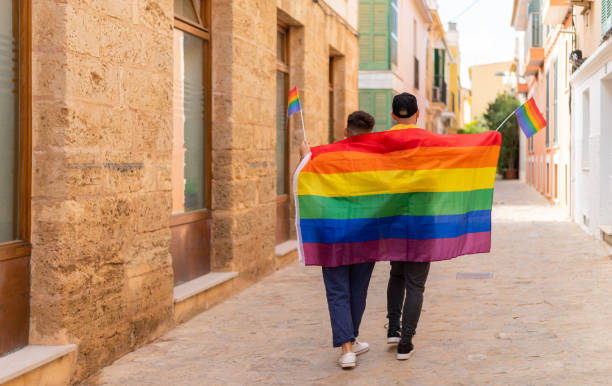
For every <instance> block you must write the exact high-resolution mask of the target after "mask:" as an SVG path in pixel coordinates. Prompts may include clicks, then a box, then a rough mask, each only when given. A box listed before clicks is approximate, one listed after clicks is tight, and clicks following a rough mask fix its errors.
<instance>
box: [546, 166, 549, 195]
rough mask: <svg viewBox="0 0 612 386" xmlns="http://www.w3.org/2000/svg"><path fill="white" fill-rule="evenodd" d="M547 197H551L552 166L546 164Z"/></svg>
mask: <svg viewBox="0 0 612 386" xmlns="http://www.w3.org/2000/svg"><path fill="white" fill-rule="evenodd" d="M546 195H547V196H550V164H549V163H548V162H547V163H546Z"/></svg>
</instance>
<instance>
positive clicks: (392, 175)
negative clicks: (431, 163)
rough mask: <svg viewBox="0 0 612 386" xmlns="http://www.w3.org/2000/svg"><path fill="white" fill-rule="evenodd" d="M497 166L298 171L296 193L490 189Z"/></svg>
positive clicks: (357, 193)
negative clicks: (327, 171)
mask: <svg viewBox="0 0 612 386" xmlns="http://www.w3.org/2000/svg"><path fill="white" fill-rule="evenodd" d="M496 170H497V168H495V167H489V168H470V169H434V170H385V171H370V172H355V173H335V174H318V173H311V172H301V173H300V175H299V177H298V194H299V195H303V194H311V195H317V196H327V197H342V196H365V195H370V194H390V193H410V192H462V191H469V190H476V189H491V188H493V184H494V183H495V172H496Z"/></svg>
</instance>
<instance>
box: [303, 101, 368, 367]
mask: <svg viewBox="0 0 612 386" xmlns="http://www.w3.org/2000/svg"><path fill="white" fill-rule="evenodd" d="M374 123H375V121H374V117H373V116H371V115H370V114H368V113H366V112H365V111H355V112H353V113H351V114H350V115H349V116H348V121H347V124H346V128H345V129H344V136H345V137H352V136H355V135H362V134H367V133H370V132H372V129H373V128H374ZM308 152H309V148H308V144H307V143H306V142H304V143H302V145H301V146H300V155H301V157H302V158H304V157H305V156H306V155H307V154H308ZM373 269H374V262H371V263H361V264H350V265H343V266H339V267H322V270H323V282H324V283H325V292H326V295H327V305H328V308H329V317H330V320H331V327H332V336H333V346H334V347H341V348H342V355H341V356H340V359H339V364H340V367H342V368H344V369H350V368H353V367H355V366H356V365H357V355H359V354H362V353H365V352H366V351H368V350H369V348H370V347H369V345H368V344H367V343H365V342H358V341H357V336H358V335H359V325H360V324H361V317H362V316H363V312H364V310H365V306H366V296H367V294H368V286H369V284H370V277H371V276H372V270H373Z"/></svg>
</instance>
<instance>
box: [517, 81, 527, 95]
mask: <svg viewBox="0 0 612 386" xmlns="http://www.w3.org/2000/svg"><path fill="white" fill-rule="evenodd" d="M516 92H517V93H519V94H527V93H528V92H529V85H528V84H527V83H519V84H518V86H517V88H516Z"/></svg>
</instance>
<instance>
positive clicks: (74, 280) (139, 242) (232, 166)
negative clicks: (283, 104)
mask: <svg viewBox="0 0 612 386" xmlns="http://www.w3.org/2000/svg"><path fill="white" fill-rule="evenodd" d="M173 6H174V1H173V0H32V12H33V15H32V26H33V31H32V47H33V48H32V49H33V52H32V62H33V74H32V105H33V117H32V131H33V155H32V157H33V160H32V162H33V171H32V175H33V177H32V185H33V187H32V220H31V221H32V244H33V249H32V258H31V266H32V271H31V296H32V297H31V304H30V305H31V309H30V343H31V344H52V345H58V344H72V343H74V344H77V345H78V354H77V357H76V371H75V374H73V381H78V380H80V379H83V378H84V377H86V376H88V375H91V374H92V373H94V372H95V371H97V370H98V369H100V368H101V367H103V366H105V365H107V364H109V363H111V362H112V361H114V360H115V359H117V358H118V357H120V356H122V355H124V354H125V353H127V352H129V351H131V350H133V349H135V348H136V347H138V346H140V345H142V344H144V343H145V342H147V341H150V340H152V339H155V338H156V337H158V336H160V335H161V334H162V333H163V332H164V331H166V330H167V329H168V328H170V327H172V323H173V322H172V320H173V312H174V310H173V271H172V257H171V255H170V253H169V245H170V230H169V220H170V216H171V204H172V196H171V189H172V186H171V166H172V124H173V122H172V95H173V94H172V93H173V87H172V69H173V30H172V29H173V14H174V10H173ZM211 14H212V19H211V20H212V21H211V23H212V25H211V48H212V63H211V67H212V84H211V85H210V87H212V112H211V113H212V128H211V130H212V180H211V188H212V208H211V209H212V239H211V242H212V256H211V266H212V270H213V271H236V272H238V273H239V276H238V278H237V279H236V284H235V285H233V287H232V288H235V289H240V288H244V287H245V286H247V285H249V284H250V283H253V282H254V281H255V280H257V279H259V278H261V277H262V276H264V275H266V274H268V273H270V272H272V271H273V270H274V269H275V268H276V267H278V266H279V262H281V260H282V259H280V258H279V257H277V256H276V255H275V251H274V247H275V245H274V243H275V226H276V156H275V145H276V143H275V142H276V123H275V122H276V108H275V106H276V38H277V23H278V20H279V17H280V16H279V15H282V17H284V18H286V19H287V20H288V21H289V24H290V27H291V28H290V35H289V36H290V45H291V52H290V55H291V63H290V83H291V85H292V86H298V87H299V88H300V98H301V100H302V104H303V107H304V118H305V121H306V130H307V132H308V138H309V140H310V142H311V144H312V145H319V144H323V143H327V139H328V114H329V111H328V106H329V100H328V87H329V85H328V79H329V74H328V65H329V57H330V55H331V54H333V55H336V57H337V62H336V63H337V65H336V70H335V71H336V77H335V78H336V80H335V84H334V89H335V92H336V93H337V94H336V95H337V100H336V101H335V104H336V108H335V112H334V114H335V117H336V118H335V119H336V121H338V122H339V124H340V126H339V127H337V128H336V129H338V131H340V133H337V137H341V131H342V127H343V124H344V122H345V121H346V115H347V114H348V113H350V112H351V111H353V110H355V109H357V106H358V89H357V76H358V41H357V33H356V30H354V29H353V28H352V27H351V26H350V24H349V23H346V22H345V21H344V20H343V19H341V18H340V17H339V16H338V14H337V13H335V12H334V11H333V10H332V9H331V8H330V7H329V6H328V5H327V4H326V3H324V2H319V4H317V3H314V2H312V1H311V0H292V1H285V0H252V1H251V0H250V1H239V0H212V1H211ZM290 130H291V135H290V138H291V149H290V161H291V162H290V170H293V169H294V168H295V167H296V165H297V161H298V146H299V144H300V142H301V141H302V134H301V126H300V121H299V120H297V119H296V118H295V117H292V120H291V124H290ZM282 261H285V260H282Z"/></svg>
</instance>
